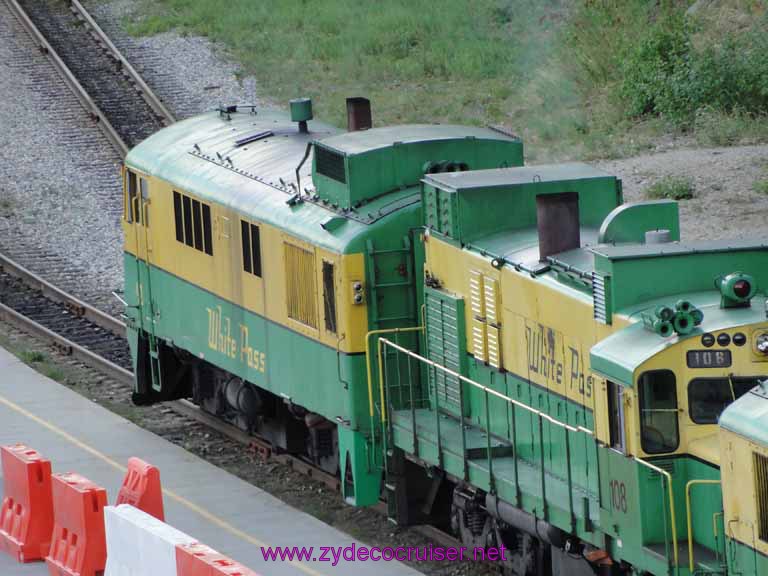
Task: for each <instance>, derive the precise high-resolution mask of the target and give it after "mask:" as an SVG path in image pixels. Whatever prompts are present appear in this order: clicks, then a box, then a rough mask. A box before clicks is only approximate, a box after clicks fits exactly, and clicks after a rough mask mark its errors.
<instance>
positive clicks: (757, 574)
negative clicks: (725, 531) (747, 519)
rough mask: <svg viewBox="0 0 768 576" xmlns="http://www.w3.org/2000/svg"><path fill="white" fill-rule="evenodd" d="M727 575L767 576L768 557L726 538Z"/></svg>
mask: <svg viewBox="0 0 768 576" xmlns="http://www.w3.org/2000/svg"><path fill="white" fill-rule="evenodd" d="M726 546H727V548H728V556H727V558H728V573H729V574H738V575H739V576H763V575H764V574H768V557H766V556H764V555H763V554H761V553H760V552H758V551H757V550H755V549H754V548H752V547H751V546H748V545H747V544H744V543H743V542H739V541H738V540H734V539H732V538H728V539H727V541H726Z"/></svg>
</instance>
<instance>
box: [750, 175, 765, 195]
mask: <svg viewBox="0 0 768 576" xmlns="http://www.w3.org/2000/svg"><path fill="white" fill-rule="evenodd" d="M752 189H753V190H754V191H755V192H757V193H758V194H765V195H768V178H766V179H765V180H757V181H756V182H755V183H754V184H752Z"/></svg>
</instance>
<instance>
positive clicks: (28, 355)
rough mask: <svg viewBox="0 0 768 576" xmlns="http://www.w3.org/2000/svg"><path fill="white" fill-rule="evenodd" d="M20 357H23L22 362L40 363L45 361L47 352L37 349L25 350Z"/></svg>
mask: <svg viewBox="0 0 768 576" xmlns="http://www.w3.org/2000/svg"><path fill="white" fill-rule="evenodd" d="M19 357H20V358H21V360H22V362H24V363H25V364H29V365H32V364H39V363H41V362H45V360H46V357H45V354H43V353H42V352H39V351H37V350H24V351H23V352H22V353H21V354H20V355H19Z"/></svg>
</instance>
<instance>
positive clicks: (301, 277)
mask: <svg viewBox="0 0 768 576" xmlns="http://www.w3.org/2000/svg"><path fill="white" fill-rule="evenodd" d="M284 246H285V289H286V290H285V295H286V304H287V309H288V318H292V319H293V320H296V321H297V322H301V323H302V324H306V325H307V326H310V327H311V328H317V298H316V294H317V291H316V289H315V254H314V252H310V251H309V250H305V249H304V248H300V247H298V246H294V245H293V244H288V243H286V244H285V245H284Z"/></svg>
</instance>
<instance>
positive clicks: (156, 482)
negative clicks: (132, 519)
mask: <svg viewBox="0 0 768 576" xmlns="http://www.w3.org/2000/svg"><path fill="white" fill-rule="evenodd" d="M120 504H130V505H131V506H133V507H135V508H138V509H139V510H142V511H143V512H146V513H147V514H149V515H150V516H154V517H155V518H157V519H158V520H161V521H165V514H164V512H163V490H162V488H161V487H160V470H158V469H157V468H156V467H155V466H152V464H148V463H147V462H144V460H141V459H139V458H129V459H128V472H127V473H126V475H125V479H124V480H123V485H122V487H121V488H120V492H119V493H118V495H117V502H115V506H119V505H120Z"/></svg>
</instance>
